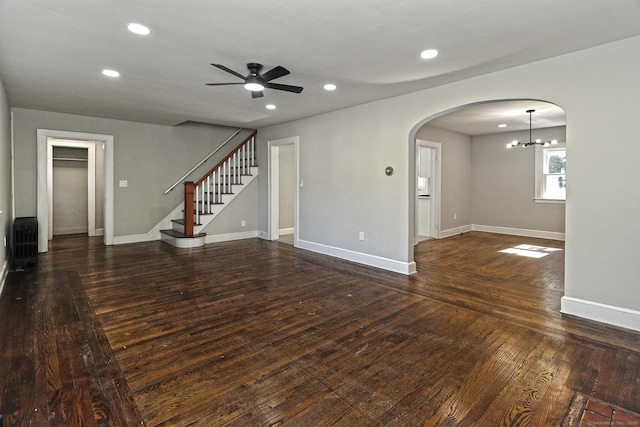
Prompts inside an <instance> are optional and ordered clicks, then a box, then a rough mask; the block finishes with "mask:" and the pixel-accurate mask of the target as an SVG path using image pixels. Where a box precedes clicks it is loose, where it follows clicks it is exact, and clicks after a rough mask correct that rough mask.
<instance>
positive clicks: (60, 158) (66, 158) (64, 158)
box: [53, 157, 89, 162]
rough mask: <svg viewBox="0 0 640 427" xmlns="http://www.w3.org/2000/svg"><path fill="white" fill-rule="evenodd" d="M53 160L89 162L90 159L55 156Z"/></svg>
mask: <svg viewBox="0 0 640 427" xmlns="http://www.w3.org/2000/svg"><path fill="white" fill-rule="evenodd" d="M53 160H64V161H71V162H88V161H89V159H78V158H75V157H54V158H53Z"/></svg>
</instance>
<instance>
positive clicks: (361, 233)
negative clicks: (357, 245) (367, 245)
mask: <svg viewBox="0 0 640 427" xmlns="http://www.w3.org/2000/svg"><path fill="white" fill-rule="evenodd" d="M358 238H359V239H360V240H364V231H361V232H360V234H359V235H358Z"/></svg>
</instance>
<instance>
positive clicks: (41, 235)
mask: <svg viewBox="0 0 640 427" xmlns="http://www.w3.org/2000/svg"><path fill="white" fill-rule="evenodd" d="M50 138H51V139H64V140H76V141H79V142H81V141H101V142H103V143H104V189H103V194H104V196H103V197H104V236H103V242H104V244H105V245H113V234H114V203H113V195H114V188H113V179H114V154H113V149H114V143H113V140H114V138H113V135H104V134H97V133H86V132H72V131H63V130H52V129H38V130H37V169H38V187H37V216H38V252H47V251H48V250H49V228H50V227H53V224H52V223H50V219H49V205H50V201H49V180H50V177H52V176H53V171H52V169H53V168H52V166H51V164H52V163H51V162H50V161H49V154H48V153H49V147H48V146H49V139H50Z"/></svg>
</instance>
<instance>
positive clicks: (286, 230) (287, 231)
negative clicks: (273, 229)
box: [278, 227, 294, 236]
mask: <svg viewBox="0 0 640 427" xmlns="http://www.w3.org/2000/svg"><path fill="white" fill-rule="evenodd" d="M293 230H294V228H293V227H291V228H281V229H280V230H278V234H279V235H281V236H286V235H287V234H293Z"/></svg>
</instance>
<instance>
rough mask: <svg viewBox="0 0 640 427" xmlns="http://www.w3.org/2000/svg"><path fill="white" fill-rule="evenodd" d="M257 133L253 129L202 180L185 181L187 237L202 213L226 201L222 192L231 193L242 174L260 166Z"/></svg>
mask: <svg viewBox="0 0 640 427" xmlns="http://www.w3.org/2000/svg"><path fill="white" fill-rule="evenodd" d="M255 135H256V132H255V131H254V132H252V133H251V135H249V136H248V137H247V138H246V139H245V140H244V141H242V142H241V143H240V145H238V146H237V147H236V148H235V149H233V151H231V153H229V154H228V155H227V156H226V157H225V158H224V159H222V160H221V161H220V162H219V163H218V164H217V165H216V166H214V167H213V168H211V169H210V170H209V172H207V173H206V174H205V175H204V176H203V177H202V178H200V179H199V180H198V181H196V182H191V181H189V182H185V183H184V185H185V192H184V234H185V235H186V236H189V237H192V236H193V230H194V224H200V216H201V215H206V214H211V213H212V212H213V208H212V205H213V204H218V203H222V194H224V193H231V186H232V185H233V184H240V183H241V182H242V175H250V174H251V167H252V166H255V165H256V159H255ZM212 194H213V197H212Z"/></svg>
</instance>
